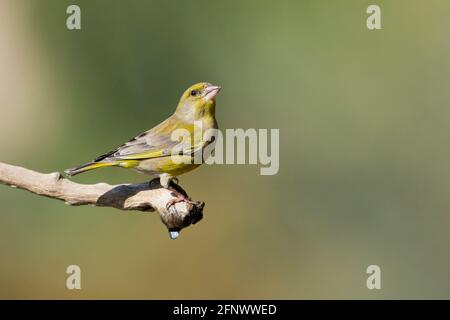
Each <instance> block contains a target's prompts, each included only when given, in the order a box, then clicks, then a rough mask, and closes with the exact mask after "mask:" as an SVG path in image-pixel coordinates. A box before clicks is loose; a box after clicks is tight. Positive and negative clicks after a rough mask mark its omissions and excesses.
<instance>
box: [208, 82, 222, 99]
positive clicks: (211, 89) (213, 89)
mask: <svg viewBox="0 0 450 320" xmlns="http://www.w3.org/2000/svg"><path fill="white" fill-rule="evenodd" d="M220 89H222V88H221V87H219V86H213V85H209V86H207V87H206V88H205V91H204V98H205V100H206V101H209V100H212V99H214V98H215V97H216V96H217V94H218V93H219V91H220Z"/></svg>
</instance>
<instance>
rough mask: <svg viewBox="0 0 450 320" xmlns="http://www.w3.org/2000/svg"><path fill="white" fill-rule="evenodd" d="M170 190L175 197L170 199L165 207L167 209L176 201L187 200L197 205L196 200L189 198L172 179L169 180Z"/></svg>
mask: <svg viewBox="0 0 450 320" xmlns="http://www.w3.org/2000/svg"><path fill="white" fill-rule="evenodd" d="M177 181H178V179H177ZM167 189H169V190H171V191H172V195H173V196H174V197H175V198H174V199H172V200H170V201H169V202H168V203H167V205H166V209H167V210H169V208H170V207H171V206H173V205H174V204H176V203H178V202H187V203H189V204H192V205H197V204H198V203H197V202H196V201H192V199H191V198H189V196H188V195H187V193H186V191H184V190H183V188H181V187H180V186H179V185H178V184H177V183H175V182H174V181H173V180H172V181H171V182H170V184H169V186H168V188H167Z"/></svg>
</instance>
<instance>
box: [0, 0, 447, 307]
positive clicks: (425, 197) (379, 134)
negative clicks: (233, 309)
mask: <svg viewBox="0 0 450 320" xmlns="http://www.w3.org/2000/svg"><path fill="white" fill-rule="evenodd" d="M372 3H373V2H372V1H362V0H354V1H350V0H346V1H331V0H329V1H317V0H310V1H256V0H255V1H237V0H236V1H198V0H193V1H181V0H179V1H175V0H171V1H162V0H161V1H137V0H134V1H126V2H125V1H111V0H108V1H106V0H104V1H100V0H96V1H81V0H77V1H56V0H54V1H31V0H29V1H17V0H14V1H13V0H6V1H5V0H1V1H0V70H2V71H1V73H0V108H1V114H2V121H1V126H0V149H1V150H2V151H1V158H0V161H2V162H7V163H11V164H16V165H21V166H26V167H28V168H31V169H35V170H38V171H41V172H52V171H56V170H59V171H62V170H63V169H65V168H68V167H72V166H74V165H77V164H81V163H83V162H85V161H87V160H90V159H92V158H93V157H95V156H97V155H99V154H101V153H103V152H106V151H109V150H110V149H112V148H114V147H117V146H118V145H120V144H121V143H122V142H124V141H126V140H127V139H129V138H131V137H133V136H134V135H136V134H138V133H140V132H142V131H144V130H146V129H148V128H151V127H152V126H154V125H155V124H157V123H159V122H160V121H161V120H163V119H165V118H166V117H167V116H169V115H170V114H171V113H172V112H173V110H174V107H175V105H176V103H177V101H178V99H179V96H180V94H181V92H182V91H183V90H185V89H186V88H187V87H188V86H189V85H191V84H193V83H195V82H199V81H209V82H212V83H215V84H219V85H221V86H222V87H223V90H222V92H221V94H220V96H219V97H218V103H217V117H218V120H219V124H220V127H221V128H222V129H225V128H280V137H281V141H280V171H279V174H278V175H275V176H260V175H259V168H258V166H255V165H215V166H203V167H202V168H200V169H198V170H196V171H194V172H192V173H189V174H187V175H185V176H182V177H181V179H180V183H181V185H182V186H183V187H184V188H185V189H186V190H188V192H189V194H190V195H191V196H192V197H193V198H194V199H199V200H204V201H205V202H206V207H205V217H204V219H203V220H202V221H201V222H199V223H198V224H196V225H194V226H191V227H189V228H187V229H185V230H183V232H182V233H181V236H180V238H179V239H178V240H177V241H172V240H170V239H169V237H168V235H167V231H166V229H165V227H164V226H163V225H162V224H161V223H160V221H159V217H158V215H157V214H155V213H148V214H146V213H140V212H123V211H119V210H115V209H108V208H93V207H88V206H86V207H69V206H67V205H65V204H64V203H62V202H59V201H55V200H51V199H47V198H43V197H38V196H35V195H32V194H30V193H28V192H25V191H19V190H13V189H11V188H8V187H5V186H1V187H0V202H1V206H0V208H1V212H0V261H1V262H0V298H12V299H16V298H50V299H56V298H73V299H78V298H87V299H89V298H126V299H131V298H135V299H155V298H159V299H175V298H192V299H200V298H202V299H204V298H206V299H208V298H217V299H220V298H233V299H246V298H269V299H272V298H274V299H282V298H288V299H309V298H325V299H330V298H337V299H355V298H356V299H360V298H369V299H379V298H388V299H389V298H450V250H449V243H450V232H449V227H450V214H449V209H450V197H449V193H450V149H449V148H448V145H447V143H448V140H449V138H448V137H449V135H450V121H449V120H450V109H449V103H450V90H449V86H450V83H449V74H450V58H449V57H450V42H449V40H448V30H450V19H449V15H450V2H449V1H444V0H442V1H438V0H433V1H419V0H414V1H412V0H402V1H400V0H398V1H381V0H379V1H376V4H378V5H379V6H380V7H381V11H382V27H383V29H382V30H379V31H369V30H368V29H367V28H366V18H367V14H366V8H367V6H368V5H369V4H372ZM69 4H78V5H79V6H80V7H81V10H82V30H80V31H68V30H67V29H66V25H65V23H66V18H67V16H68V15H67V14H66V8H67V6H68V5H69ZM143 179H144V177H143V176H140V175H137V174H135V173H134V172H131V171H130V172H128V171H125V170H121V169H104V170H98V171H94V172H92V173H89V174H85V175H81V176H77V177H76V178H75V179H74V180H75V181H77V182H81V183H93V182H99V181H106V182H109V183H122V182H138V181H143ZM70 264H77V265H79V266H80V267H81V270H82V284H81V285H82V290H72V291H69V290H67V289H66V288H65V281H66V277H67V275H66V273H65V270H66V268H67V266H68V265H70ZM371 264H376V265H379V266H380V267H381V271H382V284H381V285H382V289H381V290H368V289H367V288H366V278H367V275H366V268H367V266H368V265H371Z"/></svg>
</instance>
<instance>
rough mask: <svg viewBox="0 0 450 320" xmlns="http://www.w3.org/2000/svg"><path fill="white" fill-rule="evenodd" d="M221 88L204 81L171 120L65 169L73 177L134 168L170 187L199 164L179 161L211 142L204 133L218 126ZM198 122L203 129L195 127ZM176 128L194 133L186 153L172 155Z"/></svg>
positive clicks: (185, 97)
mask: <svg viewBox="0 0 450 320" xmlns="http://www.w3.org/2000/svg"><path fill="white" fill-rule="evenodd" d="M219 90H220V87H217V86H213V85H211V84H209V83H205V82H202V83H198V84H195V85H193V86H191V87H189V88H188V89H187V90H186V91H185V92H184V93H183V95H182V96H181V98H180V101H179V103H178V106H177V108H176V110H175V112H174V114H173V115H172V116H170V117H169V118H168V119H166V120H165V121H163V122H161V123H160V124H159V125H157V126H155V127H154V128H152V129H150V130H148V131H146V132H144V133H142V134H140V135H138V136H137V137H135V138H133V139H131V140H130V141H128V142H127V143H125V144H123V145H121V146H120V147H119V148H117V149H115V150H113V151H110V152H108V153H106V154H103V155H101V156H99V157H97V158H96V159H95V160H93V161H92V162H89V163H87V164H84V165H82V166H79V167H76V168H73V169H68V170H66V171H65V172H66V173H67V174H68V175H69V176H73V175H76V174H78V173H82V172H85V171H89V170H93V169H97V168H102V167H111V166H118V167H123V168H133V169H135V170H137V171H139V172H142V173H145V174H149V175H151V176H159V177H160V178H161V184H162V185H164V186H165V187H167V186H168V183H169V182H170V179H171V178H172V177H176V176H178V175H180V174H183V173H185V172H188V171H191V170H193V169H195V168H197V167H198V166H199V164H194V163H192V161H189V162H190V163H179V162H181V161H178V160H190V159H189V158H192V157H193V154H194V151H198V150H202V149H203V148H204V147H205V146H206V145H208V144H209V143H210V142H209V141H204V140H203V135H202V132H205V131H206V130H208V129H216V128H217V127H218V126H217V121H216V118H215V104H216V102H215V96H216V95H217V93H218V92H219ZM199 125H200V126H201V128H198V127H197V128H196V126H199ZM177 129H183V130H187V131H188V132H189V133H190V136H191V141H190V143H189V144H188V145H187V147H186V149H183V156H181V155H180V156H173V155H172V149H173V148H174V147H175V146H177V145H179V143H180V142H179V141H176V140H175V141H174V140H172V139H171V135H172V132H174V131H175V130H177ZM180 157H181V158H180ZM186 157H187V158H186ZM174 160H175V161H174ZM183 162H187V161H183Z"/></svg>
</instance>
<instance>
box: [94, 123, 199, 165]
mask: <svg viewBox="0 0 450 320" xmlns="http://www.w3.org/2000/svg"><path fill="white" fill-rule="evenodd" d="M181 128H182V129H186V130H188V131H189V132H193V125H186V124H183V125H180V122H179V121H178V120H177V119H174V118H173V117H171V118H168V119H167V120H165V121H163V122H161V123H160V124H159V125H157V126H156V127H154V128H152V129H150V130H148V131H146V132H144V133H142V134H140V135H138V136H136V137H134V138H133V139H131V140H130V141H128V142H126V143H124V144H123V145H121V146H120V147H118V148H117V149H115V150H112V151H110V152H107V153H105V154H103V155H101V156H99V157H97V158H96V159H95V160H94V161H95V162H100V161H110V160H142V159H150V158H160V157H166V156H170V155H171V154H172V150H173V149H174V148H175V147H177V150H179V151H180V152H183V154H191V153H193V152H195V150H198V148H199V147H200V148H201V146H200V145H198V144H199V143H200V144H202V143H201V142H199V143H197V144H195V143H191V141H189V142H188V141H184V142H183V143H182V144H181V142H180V141H173V140H172V139H171V134H172V132H173V131H174V130H176V129H181Z"/></svg>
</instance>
